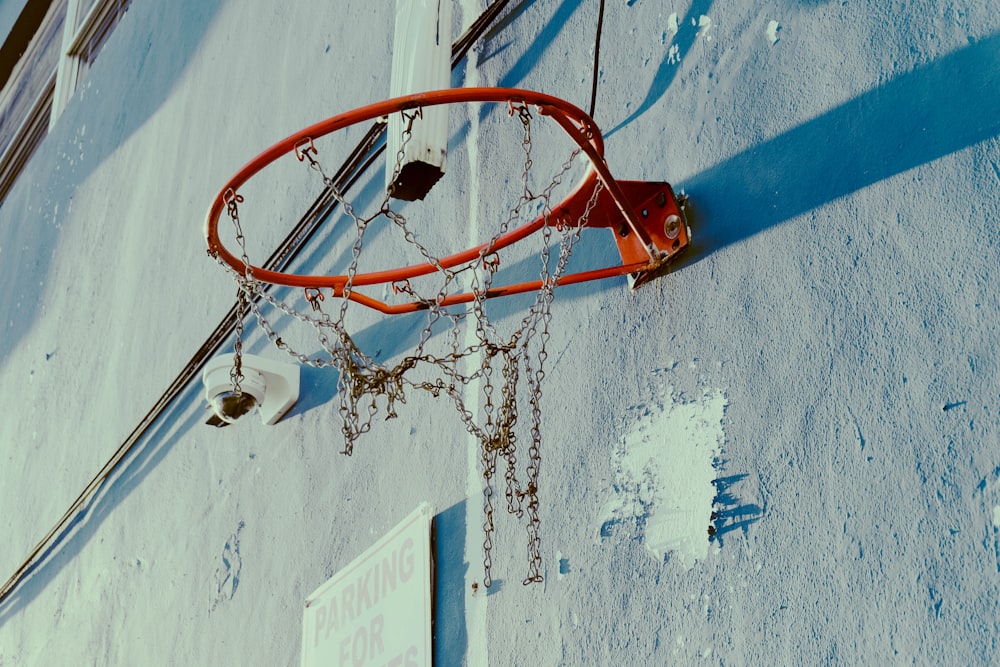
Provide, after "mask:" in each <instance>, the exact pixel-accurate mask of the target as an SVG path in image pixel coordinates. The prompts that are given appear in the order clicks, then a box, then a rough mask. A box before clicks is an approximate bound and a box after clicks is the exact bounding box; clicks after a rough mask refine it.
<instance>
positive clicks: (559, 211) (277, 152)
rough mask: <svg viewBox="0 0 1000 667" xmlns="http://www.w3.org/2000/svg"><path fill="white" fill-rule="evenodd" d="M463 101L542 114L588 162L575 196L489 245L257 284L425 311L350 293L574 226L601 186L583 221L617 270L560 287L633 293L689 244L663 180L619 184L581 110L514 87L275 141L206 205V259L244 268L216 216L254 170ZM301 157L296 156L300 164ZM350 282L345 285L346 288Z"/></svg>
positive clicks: (462, 91) (467, 91) (343, 117)
mask: <svg viewBox="0 0 1000 667" xmlns="http://www.w3.org/2000/svg"><path fill="white" fill-rule="evenodd" d="M468 102H495V103H503V104H509V105H511V107H512V108H513V105H530V106H532V107H533V108H534V109H535V110H536V111H537V113H539V114H540V115H542V116H548V117H551V118H552V119H553V120H554V121H555V122H556V123H558V124H559V125H560V126H561V127H562V128H563V130H565V132H566V133H567V134H568V135H569V136H570V137H571V138H572V139H573V140H574V141H575V142H576V143H577V145H578V146H579V147H580V149H581V150H582V151H583V153H584V154H586V156H587V157H588V158H589V161H590V168H589V169H588V170H587V171H586V173H585V175H584V176H583V178H582V179H581V180H580V182H579V183H578V184H577V186H576V187H575V188H574V189H573V191H572V192H571V193H570V194H569V195H568V196H567V197H566V199H564V200H563V201H562V202H561V203H560V204H559V205H557V206H554V207H552V211H551V213H550V214H549V215H548V216H544V215H543V216H539V217H538V218H536V219H535V220H533V221H531V222H528V223H525V224H524V225H521V226H520V227H517V228H515V229H512V230H510V231H508V232H506V233H504V234H502V235H500V236H499V237H497V238H496V239H495V240H494V241H493V242H491V243H488V244H483V245H479V246H476V247H473V248H470V249H468V250H465V251H463V252H459V253H456V254H453V255H449V256H447V257H443V258H440V259H439V260H438V265H435V264H432V263H421V264H414V265H411V266H406V267H401V268H395V269H388V270H384V271H373V272H370V273H358V274H356V275H354V277H353V279H351V278H349V277H348V276H309V275H299V274H295V273H283V272H279V271H270V270H267V269H264V268H262V267H258V266H252V265H251V266H250V270H251V272H252V276H253V278H254V279H255V280H258V281H260V282H264V283H272V284H275V285H286V286H290V287H301V288H304V289H306V290H311V291H313V292H314V293H315V291H316V290H321V289H329V290H331V293H332V295H333V296H334V297H340V298H343V297H345V295H346V298H348V299H350V300H352V301H355V302H357V303H360V304H362V305H365V306H368V307H370V308H373V309H375V310H378V311H380V312H383V313H387V314H399V313H410V312H414V311H418V310H424V309H426V308H428V307H429V306H428V304H427V303H426V302H424V301H415V302H410V303H402V304H387V303H384V302H382V301H379V300H378V299H375V298H373V297H370V296H367V295H365V294H362V293H361V292H358V291H356V288H358V287H364V286H370V285H384V284H390V285H391V284H397V283H400V282H404V281H407V280H409V279H411V278H416V277H418V276H422V275H426V274H430V273H433V272H435V271H438V270H440V269H450V268H453V267H455V266H459V265H462V264H467V263H469V262H473V261H476V260H477V259H478V260H482V259H483V258H484V257H485V256H486V255H487V254H492V253H495V252H496V251H498V250H500V249H502V248H505V247H507V246H509V245H512V244H514V243H516V242H518V241H520V240H522V239H524V238H526V237H528V236H530V235H531V234H533V233H535V232H537V231H538V230H540V229H542V228H543V227H544V226H545V225H546V224H549V225H562V224H568V225H572V224H576V223H574V221H578V220H580V219H581V217H582V216H584V214H585V212H586V209H587V207H588V205H589V203H590V200H591V197H592V195H593V192H594V189H595V187H596V186H597V185H598V182H600V184H601V185H602V186H603V187H602V188H601V190H600V192H599V193H598V196H597V199H596V202H595V203H594V205H593V208H592V209H591V210H590V212H589V215H587V216H586V219H585V223H584V224H585V227H586V228H607V229H609V230H610V231H611V233H612V235H613V236H614V239H615V242H616V244H617V246H618V251H619V254H620V255H621V260H622V263H621V264H620V265H617V266H609V267H605V268H601V269H593V270H588V271H581V272H578V273H570V274H566V275H562V276H559V277H558V278H556V279H555V282H556V284H558V285H571V284H576V283H583V282H587V281H591V280H599V279H602V278H611V277H615V276H628V277H629V282H630V284H631V286H632V287H638V286H639V285H641V284H643V283H645V282H648V281H649V280H651V279H653V278H655V277H656V276H658V275H660V274H661V273H663V272H664V270H665V268H666V266H667V264H668V263H669V262H670V260H672V259H673V258H674V257H676V256H677V255H678V254H679V253H680V252H682V251H683V250H684V249H685V248H686V247H687V246H688V244H689V242H690V230H689V228H688V225H687V222H686V220H685V218H684V212H683V208H682V206H681V204H680V203H679V202H678V199H677V197H676V196H675V194H674V192H673V189H672V188H671V187H670V184H669V183H666V182H655V181H617V180H615V178H614V177H613V176H612V175H611V171H610V170H609V169H608V166H607V163H606V162H605V160H604V139H603V137H602V136H601V133H600V131H599V130H598V128H597V125H596V124H595V123H594V120H593V119H592V118H591V117H590V116H589V115H587V113H586V112H584V111H583V110H581V109H579V108H578V107H576V106H574V105H572V104H570V103H569V102H566V101H565V100H562V99H559V98H557V97H553V96H551V95H546V94H544V93H538V92H534V91H530V90H520V89H515V88H453V89H447V90H438V91H433V92H426V93H417V94H414V95H406V96H403V97H396V98H393V99H390V100H385V101H383V102H378V103H375V104H371V105H368V106H364V107H360V108H358V109H355V110H353V111H349V112H347V113H343V114H340V115H337V116H333V117H331V118H327V119H326V120H323V121H321V122H319V123H316V124H314V125H311V126H309V127H307V128H305V129H303V130H301V131H299V132H296V133H295V134H293V135H291V136H289V137H287V138H285V139H283V140H282V141H279V142H278V143H276V144H274V145H273V146H271V147H270V148H268V149H267V150H265V151H263V152H262V153H260V154H259V155H257V157H255V158H253V159H252V160H250V162H248V163H247V164H246V165H245V166H243V168H242V169H240V170H239V171H238V172H237V173H236V174H235V175H234V176H233V177H232V178H231V179H230V180H229V181H228V182H227V183H226V184H225V185H224V186H223V187H222V189H221V190H220V191H219V193H218V194H217V195H216V196H215V198H214V199H213V201H212V205H211V207H210V208H209V211H208V216H207V219H206V222H205V238H206V240H207V242H208V251H209V254H210V255H212V256H213V257H216V258H218V259H219V260H220V261H222V262H224V263H225V264H227V265H228V266H230V267H231V268H232V269H233V270H234V271H236V272H237V273H238V274H239V275H241V276H245V275H247V265H246V264H244V262H243V261H241V260H240V258H239V257H237V256H236V255H234V254H233V253H232V252H230V251H229V250H228V249H226V247H225V246H224V245H223V244H222V242H221V241H220V239H219V229H218V227H219V218H220V216H221V215H222V213H223V212H224V211H226V210H227V208H228V207H229V206H230V204H231V203H232V202H233V201H235V200H237V198H238V197H239V194H238V193H239V188H240V187H241V186H242V185H243V184H244V183H246V182H247V181H248V180H250V178H252V177H253V176H254V174H256V173H257V172H259V171H261V170H262V169H264V168H265V167H267V166H268V165H270V164H271V163H272V162H274V161H275V160H277V159H278V158H280V157H282V156H284V155H286V154H288V153H292V152H294V153H296V154H298V153H299V150H301V148H302V147H303V146H307V145H311V143H312V141H313V140H314V139H318V138H320V137H323V136H325V135H327V134H330V133H332V132H336V131H337V130H341V129H343V128H346V127H349V126H351V125H356V124H358V123H362V122H364V121H368V120H375V119H382V118H386V117H388V116H389V115H390V114H393V113H397V112H406V111H410V110H414V109H421V108H423V107H430V106H436V105H442V104H455V103H468ZM300 159H301V158H300ZM348 285H350V286H349V287H348ZM542 287H543V285H542V281H540V280H535V281H530V282H524V283H517V284H513V285H507V286H501V287H490V288H489V289H488V290H486V293H485V295H483V294H480V295H478V296H479V297H485V298H493V297H499V296H508V295H511V294H520V293H524V292H533V291H538V290H539V289H541V288H542ZM476 298H477V295H476V294H474V293H472V292H468V293H462V294H453V295H449V296H447V297H445V298H443V299H442V300H440V301H439V302H438V303H437V305H438V306H450V305H455V304H461V303H469V302H471V301H473V300H475V299H476Z"/></svg>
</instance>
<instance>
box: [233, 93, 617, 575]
mask: <svg viewBox="0 0 1000 667" xmlns="http://www.w3.org/2000/svg"><path fill="white" fill-rule="evenodd" d="M400 113H402V114H403V128H404V129H403V135H402V142H401V144H400V148H399V151H398V153H397V155H396V162H395V169H394V173H393V180H395V178H396V177H397V176H398V175H399V173H400V170H401V168H402V162H403V159H404V155H405V148H406V145H407V142H408V141H409V139H410V137H411V135H412V127H413V122H414V120H415V119H416V118H418V117H419V116H420V115H421V111H420V110H419V109H417V110H415V111H412V112H405V111H404V112H400ZM510 115H511V116H516V117H517V118H518V120H519V121H520V123H521V126H522V131H523V134H522V141H521V147H522V151H523V157H524V163H523V170H522V173H521V194H520V197H519V199H518V201H517V203H516V204H515V205H514V206H513V208H511V209H510V211H509V213H508V215H507V217H506V219H505V220H504V222H503V223H502V224H501V225H500V227H499V229H498V230H497V231H496V233H495V234H494V235H493V237H492V238H491V239H490V240H489V241H488V242H487V243H486V244H485V247H484V248H483V250H482V251H481V252H480V253H479V256H478V257H477V258H476V259H475V260H473V261H471V262H469V263H467V264H465V265H460V266H457V267H452V268H445V267H444V266H442V265H441V263H440V261H439V260H438V258H437V257H435V256H434V255H433V254H432V253H431V252H430V251H429V250H428V249H427V248H426V247H424V245H422V244H421V243H420V242H419V241H418V240H417V238H416V236H415V234H414V232H413V230H412V229H411V227H410V226H409V223H408V221H407V219H406V218H405V217H404V216H403V215H402V214H400V213H398V212H397V211H394V210H393V209H392V208H391V207H390V197H389V195H388V194H386V195H385V197H384V199H383V200H382V203H381V206H380V208H379V210H378V211H377V212H376V213H375V214H374V215H372V216H370V217H367V218H366V217H361V216H360V215H359V214H358V213H357V212H356V211H355V209H354V207H353V206H352V204H351V202H350V201H348V200H347V199H346V198H345V197H344V196H343V194H342V193H340V192H339V191H337V190H336V188H335V187H334V184H333V181H332V179H331V178H330V177H329V176H328V175H327V173H326V171H325V170H324V168H323V166H322V165H321V164H320V163H319V162H318V160H317V159H316V157H315V154H316V150H315V147H314V146H312V145H310V147H309V148H306V149H304V150H303V151H302V152H301V154H302V155H303V156H304V158H305V161H308V165H309V167H310V168H311V169H312V170H314V171H315V172H317V173H318V174H319V175H320V176H321V178H322V180H323V183H324V184H325V185H326V186H327V187H328V188H331V189H332V191H333V194H334V197H335V198H336V200H337V201H338V202H339V204H340V205H341V207H342V209H343V211H344V213H345V214H346V215H348V216H349V217H350V218H351V219H352V220H353V221H354V227H355V232H356V234H355V239H354V243H353V247H352V251H351V261H350V264H349V266H348V269H347V272H346V276H347V281H346V284H345V287H344V290H343V298H342V299H341V302H340V307H339V310H337V312H336V315H335V316H334V315H331V314H330V313H328V312H326V311H325V310H324V309H323V307H322V301H323V300H324V296H323V294H322V292H320V290H319V289H311V288H307V289H306V290H305V298H306V301H307V302H308V303H309V304H310V305H311V312H308V311H306V312H303V311H301V310H298V309H296V308H294V307H293V306H290V305H289V304H287V303H286V302H284V301H282V300H280V299H277V298H275V297H274V296H273V295H272V294H271V293H270V291H269V289H268V287H269V286H268V285H267V284H265V283H262V282H260V281H258V280H256V279H255V278H254V275H253V269H252V268H251V264H250V261H249V259H248V257H247V252H246V244H245V239H244V236H243V231H242V227H241V224H240V218H239V207H238V204H240V203H242V202H243V198H242V197H241V196H239V195H236V194H235V193H232V194H231V196H230V197H229V200H228V202H227V214H228V216H229V217H230V219H231V220H232V222H233V225H234V227H235V231H236V241H237V244H238V245H239V247H240V250H241V253H242V257H241V259H242V261H243V263H244V265H245V266H246V267H247V269H246V271H245V272H244V274H242V275H241V274H240V273H238V272H236V271H234V270H233V269H232V268H230V267H229V266H228V265H227V264H225V263H224V262H222V261H221V260H219V264H220V265H221V266H222V267H223V268H224V269H225V270H226V271H228V272H229V273H230V274H231V276H232V277H233V278H234V280H235V281H236V282H237V284H238V286H239V291H238V299H239V301H240V304H241V305H249V307H250V309H251V310H252V312H253V313H254V316H255V317H256V319H257V322H258V324H259V325H260V327H261V329H262V330H263V331H264V332H265V334H266V335H267V337H268V339H270V340H271V342H272V343H274V344H275V345H276V346H277V347H278V348H279V349H281V350H283V351H284V352H286V353H287V354H289V355H290V356H291V357H293V358H294V359H296V360H298V361H299V362H300V363H303V364H308V365H310V366H314V367H317V368H322V367H333V368H335V369H336V370H337V371H338V372H339V379H338V386H337V389H338V392H337V394H338V397H339V401H340V404H339V411H340V415H341V417H342V422H343V425H342V432H343V436H344V449H343V453H344V454H347V455H351V453H352V452H353V451H354V445H355V443H356V442H357V440H358V439H359V438H360V437H361V436H362V435H363V434H365V433H367V432H368V431H369V430H370V429H371V424H372V420H373V419H374V418H375V417H376V416H377V415H379V414H380V413H382V414H384V418H385V419H390V418H393V417H395V416H397V413H396V404H397V403H405V402H406V391H407V389H421V390H424V391H427V392H429V393H430V394H432V395H433V396H441V395H445V396H448V397H449V398H451V399H452V401H453V402H454V404H455V408H456V410H457V412H458V415H459V417H460V419H461V420H462V423H463V424H464V425H465V428H466V430H467V431H468V432H469V433H470V434H471V435H472V436H473V437H475V439H476V440H477V441H478V443H479V447H480V464H481V470H482V475H483V526H482V527H483V532H484V534H485V539H484V542H483V569H484V585H485V586H487V587H489V586H490V585H491V583H492V576H491V567H492V554H493V540H494V534H495V526H494V511H495V503H496V502H497V499H496V495H497V490H496V485H497V477H498V471H502V473H500V474H502V475H503V494H504V495H503V501H504V504H505V505H506V509H507V512H508V513H510V514H512V515H514V516H515V517H517V518H518V519H520V520H522V521H523V523H524V527H525V530H526V532H527V542H528V544H527V552H528V554H527V555H528V574H527V576H526V577H525V579H524V580H523V583H524V584H529V583H534V582H540V581H542V574H541V563H542V559H541V534H540V526H541V521H540V518H539V500H538V491H539V484H538V479H539V471H540V465H541V444H542V438H541V397H542V384H543V382H544V379H545V361H546V359H547V356H548V353H547V351H546V345H547V343H548V340H549V335H550V334H549V322H550V320H551V317H552V313H551V305H552V298H553V290H554V289H555V286H556V283H557V281H558V279H559V277H560V276H561V275H562V274H563V272H564V270H565V268H566V264H567V262H568V261H569V258H570V254H571V252H572V249H573V246H574V244H575V243H576V242H577V240H578V239H579V236H580V230H581V229H582V228H583V227H584V226H586V223H587V220H588V218H589V216H590V212H591V211H592V209H593V208H594V206H595V205H596V203H597V197H598V194H599V193H600V190H601V186H600V183H599V182H598V185H597V187H596V188H595V189H594V192H593V194H592V195H591V197H590V199H589V201H588V203H587V205H586V207H585V208H584V212H583V214H582V215H581V216H580V218H579V219H578V220H576V221H573V222H570V221H565V220H560V221H554V220H553V221H551V224H550V217H551V216H552V208H551V201H550V199H551V196H552V194H553V191H554V190H555V189H556V188H557V187H558V186H559V185H560V184H562V182H563V178H564V176H565V175H566V173H567V172H568V171H569V169H570V168H571V166H572V163H573V161H574V160H575V159H576V157H577V155H578V154H579V152H580V151H579V149H577V150H574V151H573V153H572V154H571V155H570V157H569V158H568V159H567V160H566V162H564V163H563V164H562V166H561V167H560V168H559V170H558V171H557V173H556V174H555V176H554V177H553V178H552V180H551V182H550V183H549V184H548V185H547V186H546V187H545V188H544V189H543V190H541V191H540V192H537V193H533V192H532V191H531V189H530V187H529V173H530V171H531V167H532V164H533V162H532V156H531V150H532V144H531V139H532V137H531V125H532V120H533V118H532V115H531V112H530V110H529V109H528V107H527V106H526V105H524V104H522V103H516V104H515V103H511V105H510ZM539 208H540V210H541V212H542V213H541V214H542V215H543V216H544V221H545V224H544V226H543V227H542V230H541V232H540V233H541V236H542V249H541V251H540V258H539V259H540V269H539V276H540V279H541V285H542V287H541V288H540V289H539V290H538V292H537V293H536V295H535V300H534V303H532V305H531V306H530V307H529V308H528V312H527V314H525V315H524V317H523V318H522V320H521V322H520V325H519V326H518V328H517V329H516V330H515V331H514V332H513V333H512V334H510V335H502V334H500V333H499V332H498V331H497V329H496V327H495V326H494V324H493V323H492V322H491V321H490V319H489V317H488V315H487V312H486V307H485V306H486V299H487V296H486V295H487V292H488V290H489V289H490V287H491V285H492V281H493V277H494V275H495V273H496V271H497V269H498V266H499V258H497V257H496V255H495V252H494V246H495V244H496V243H497V241H498V239H499V238H500V236H501V235H503V234H504V233H505V232H507V231H509V230H510V229H511V228H512V226H513V225H514V224H515V223H517V222H518V221H519V220H522V219H523V218H525V217H526V216H527V215H529V214H531V210H537V209H539ZM379 217H385V218H386V219H388V220H389V221H391V222H392V223H393V224H394V225H395V226H396V227H398V228H399V229H400V230H401V231H402V233H403V238H404V239H405V241H406V242H407V243H409V244H410V245H412V246H413V247H415V248H416V249H417V250H418V251H419V253H420V254H421V256H422V257H423V258H424V260H425V261H426V262H428V263H429V264H431V265H432V266H434V267H435V268H436V269H437V273H438V274H439V276H440V279H441V282H440V287H439V289H438V291H437V292H436V293H435V294H433V295H431V296H421V295H420V294H418V293H417V291H416V290H415V289H414V288H413V287H412V286H411V285H410V284H409V283H408V282H404V283H402V284H396V285H393V288H394V290H395V291H397V292H399V293H403V294H406V295H407V296H409V297H410V298H412V299H414V300H416V301H418V302H420V303H422V304H423V305H424V306H425V307H426V310H427V313H428V317H427V323H426V325H425V327H424V329H423V330H422V331H421V334H420V338H419V341H418V343H417V345H416V348H415V349H414V350H413V352H412V353H411V354H409V355H407V356H405V357H404V358H402V359H401V360H399V361H398V362H397V363H396V364H395V365H386V364H382V363H379V362H378V361H376V360H375V359H374V358H373V357H372V356H369V355H367V354H365V353H364V352H363V351H362V350H361V349H360V348H359V347H358V346H357V345H356V344H355V341H354V340H353V338H352V337H351V335H350V334H349V333H348V331H347V328H346V326H345V324H344V319H345V316H346V314H347V311H348V307H349V304H350V301H349V300H348V298H347V297H348V296H349V295H350V294H351V291H352V289H353V283H354V279H355V276H356V275H357V273H358V259H359V257H360V255H361V251H362V248H363V245H364V237H365V231H366V230H367V229H368V227H369V226H370V225H371V223H372V222H373V221H374V220H376V219H378V218H379ZM532 219H533V218H532ZM554 233H556V234H558V247H557V251H556V253H555V259H554V263H553V257H552V255H553V249H554V248H553V247H552V245H553V234H554ZM462 278H464V279H465V280H466V281H467V284H466V288H467V289H468V290H469V291H471V292H472V293H473V295H474V299H473V301H472V302H471V305H470V306H469V307H468V309H467V310H466V311H465V312H456V308H455V307H454V306H452V307H442V306H441V305H440V304H441V302H442V301H443V300H444V299H445V297H447V296H448V295H449V294H450V293H451V292H453V291H454V290H455V289H456V288H457V287H458V286H459V283H460V282H461V279H462ZM263 303H267V304H269V305H270V306H271V307H272V308H274V309H275V310H276V311H278V312H280V313H284V314H286V315H289V316H291V317H294V318H295V319H297V320H299V321H301V322H303V323H306V324H308V325H310V326H312V327H314V328H315V330H316V333H317V338H318V340H319V343H320V345H321V346H322V348H323V350H324V351H325V352H326V354H327V355H328V356H325V357H310V356H309V355H306V354H303V353H301V352H298V351H296V350H294V349H292V348H291V347H290V346H289V345H287V344H286V343H285V342H284V341H283V340H282V339H281V338H280V337H279V336H278V334H277V332H276V331H275V330H274V327H273V326H272V324H271V323H270V322H269V320H268V318H267V317H266V316H265V315H264V313H263V312H262V304H263ZM470 318H471V322H472V325H471V326H473V327H474V341H473V342H471V343H467V344H463V343H462V342H461V335H460V334H461V332H462V330H463V329H462V326H463V323H464V322H466V320H469V319H470ZM442 322H443V323H445V324H447V326H448V335H447V344H446V349H445V351H444V352H439V353H437V354H434V353H432V352H430V351H427V349H426V348H427V347H428V343H429V342H430V341H431V339H432V337H433V332H434V331H435V329H436V328H440V327H439V325H440V323H442ZM242 337H243V326H242V321H240V322H239V323H238V325H237V329H236V343H235V355H234V356H235V361H234V368H233V370H232V373H231V377H232V379H233V386H234V391H236V392H239V391H240V388H239V382H240V381H241V380H242V378H243V375H242V371H241V361H240V360H241V350H242ZM417 369H421V370H422V371H427V369H430V370H431V373H430V375H431V379H419V378H417V377H416V375H417V372H416V371H417ZM426 375H427V373H426V372H425V373H424V376H426ZM522 379H523V381H524V385H521V387H522V394H523V393H526V394H527V408H528V410H527V413H528V414H527V415H526V417H527V420H528V422H527V433H528V437H529V443H528V446H527V452H526V459H527V461H526V462H525V467H524V469H523V471H522V470H519V469H518V444H519V443H518V434H517V432H516V429H515V427H516V426H517V424H518V421H519V418H520V417H521V416H522V415H521V414H520V411H519V407H521V404H520V402H519V400H518V399H519V391H518V390H519V383H520V382H521V380H522ZM473 383H478V396H476V397H475V398H476V400H477V402H478V406H476V405H471V406H470V404H469V402H468V400H469V399H467V389H468V388H469V387H470V385H473ZM380 397H381V400H380ZM380 402H381V408H380ZM476 407H478V418H477V415H476V411H475V408H476ZM522 455H523V454H522Z"/></svg>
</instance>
